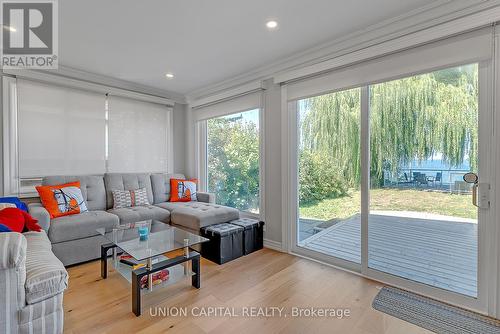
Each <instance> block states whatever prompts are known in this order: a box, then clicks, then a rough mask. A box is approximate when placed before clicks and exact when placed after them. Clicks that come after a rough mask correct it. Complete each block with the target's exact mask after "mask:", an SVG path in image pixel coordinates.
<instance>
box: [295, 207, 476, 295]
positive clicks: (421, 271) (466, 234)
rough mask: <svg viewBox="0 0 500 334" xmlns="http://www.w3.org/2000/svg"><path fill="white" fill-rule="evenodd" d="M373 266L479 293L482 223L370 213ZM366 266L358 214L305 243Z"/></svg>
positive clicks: (471, 292) (369, 259)
mask: <svg viewBox="0 0 500 334" xmlns="http://www.w3.org/2000/svg"><path fill="white" fill-rule="evenodd" d="M368 235H369V244H368V249H369V258H368V266H369V267H370V268H372V269H376V270H380V271H383V272H386V273H390V274H393V275H397V276H400V277H404V278H408V279H411V280H414V281H417V282H420V283H424V284H429V285H433V286H436V287H440V288H443V289H447V290H450V291H453V292H458V293H462V294H465V295H468V296H474V297H475V296H476V295H477V254H478V250H477V240H478V239H477V224H474V223H466V222H456V221H447V220H434V219H420V218H409V217H398V216H389V215H379V214H377V215H374V214H371V215H370V219H369V227H368ZM299 245H300V246H301V247H305V248H308V249H311V250H314V251H318V252H321V253H324V254H328V255H332V256H335V257H338V258H341V259H344V260H348V261H352V262H357V263H360V262H361V224H360V218H359V215H355V216H353V217H351V218H348V219H346V220H345V221H343V222H340V223H338V224H336V225H334V226H331V227H329V228H327V229H325V230H323V231H321V232H319V233H317V234H314V235H312V236H311V237H309V238H307V239H305V240H303V241H302V242H300V243H299Z"/></svg>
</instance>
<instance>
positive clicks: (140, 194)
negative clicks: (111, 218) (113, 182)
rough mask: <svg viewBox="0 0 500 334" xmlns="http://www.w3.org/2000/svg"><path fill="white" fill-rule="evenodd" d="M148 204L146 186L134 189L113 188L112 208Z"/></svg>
mask: <svg viewBox="0 0 500 334" xmlns="http://www.w3.org/2000/svg"><path fill="white" fill-rule="evenodd" d="M139 205H150V203H149V200H148V193H147V191H146V188H140V189H135V190H113V209H119V208H130V207H132V206H139Z"/></svg>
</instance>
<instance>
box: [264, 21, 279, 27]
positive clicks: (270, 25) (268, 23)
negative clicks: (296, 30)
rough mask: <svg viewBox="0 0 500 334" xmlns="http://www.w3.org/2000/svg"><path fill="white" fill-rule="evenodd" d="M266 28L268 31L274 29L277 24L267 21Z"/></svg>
mask: <svg viewBox="0 0 500 334" xmlns="http://www.w3.org/2000/svg"><path fill="white" fill-rule="evenodd" d="M266 27H267V28H269V29H276V28H277V27H278V22H276V21H273V20H271V21H267V23H266Z"/></svg>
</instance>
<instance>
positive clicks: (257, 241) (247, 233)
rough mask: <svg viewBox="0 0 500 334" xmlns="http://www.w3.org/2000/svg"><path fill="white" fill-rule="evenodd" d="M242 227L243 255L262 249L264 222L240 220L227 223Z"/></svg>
mask: <svg viewBox="0 0 500 334" xmlns="http://www.w3.org/2000/svg"><path fill="white" fill-rule="evenodd" d="M229 223H230V224H233V225H237V226H241V227H243V229H244V230H243V254H244V255H248V254H250V253H252V252H255V251H257V250H259V249H262V248H263V247H264V222H263V221H258V220H256V219H251V218H240V219H237V220H233V221H230V222H229Z"/></svg>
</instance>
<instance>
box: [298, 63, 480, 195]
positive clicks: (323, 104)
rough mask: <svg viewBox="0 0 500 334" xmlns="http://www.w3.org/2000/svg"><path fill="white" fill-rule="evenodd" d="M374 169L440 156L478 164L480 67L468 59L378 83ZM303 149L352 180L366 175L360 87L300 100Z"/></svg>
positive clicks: (373, 99)
mask: <svg viewBox="0 0 500 334" xmlns="http://www.w3.org/2000/svg"><path fill="white" fill-rule="evenodd" d="M369 91H370V149H371V174H372V177H373V178H374V179H375V180H382V178H383V172H384V170H390V171H392V172H397V170H398V168H399V167H400V166H402V165H406V164H408V163H409V162H411V161H413V160H419V161H423V160H427V159H430V158H432V157H434V156H436V155H440V156H441V157H442V158H441V159H442V160H443V161H444V162H445V163H447V164H449V165H450V166H459V165H461V164H462V163H463V162H464V161H465V160H469V161H470V164H471V168H472V169H473V170H475V169H476V168H477V122H478V68H477V65H468V66H463V67H459V68H454V69H448V70H443V71H437V72H433V73H429V74H423V75H418V76H413V77H408V78H404V79H399V80H394V81H389V82H384V83H381V84H376V85H371V86H370V88H369ZM299 103H300V105H299V106H300V108H299V109H301V122H300V127H301V142H300V145H301V151H302V152H309V153H311V154H319V155H326V156H329V157H330V160H329V161H331V163H329V165H328V166H322V167H321V168H333V169H338V170H339V172H340V173H342V175H343V177H344V178H345V180H346V181H347V183H348V184H349V186H351V187H352V186H356V185H358V184H359V177H360V144H359V143H360V113H361V111H360V110H361V107H360V89H351V90H345V91H341V92H335V93H332V94H327V95H322V96H318V97H313V98H309V99H306V100H302V101H300V102H299Z"/></svg>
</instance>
